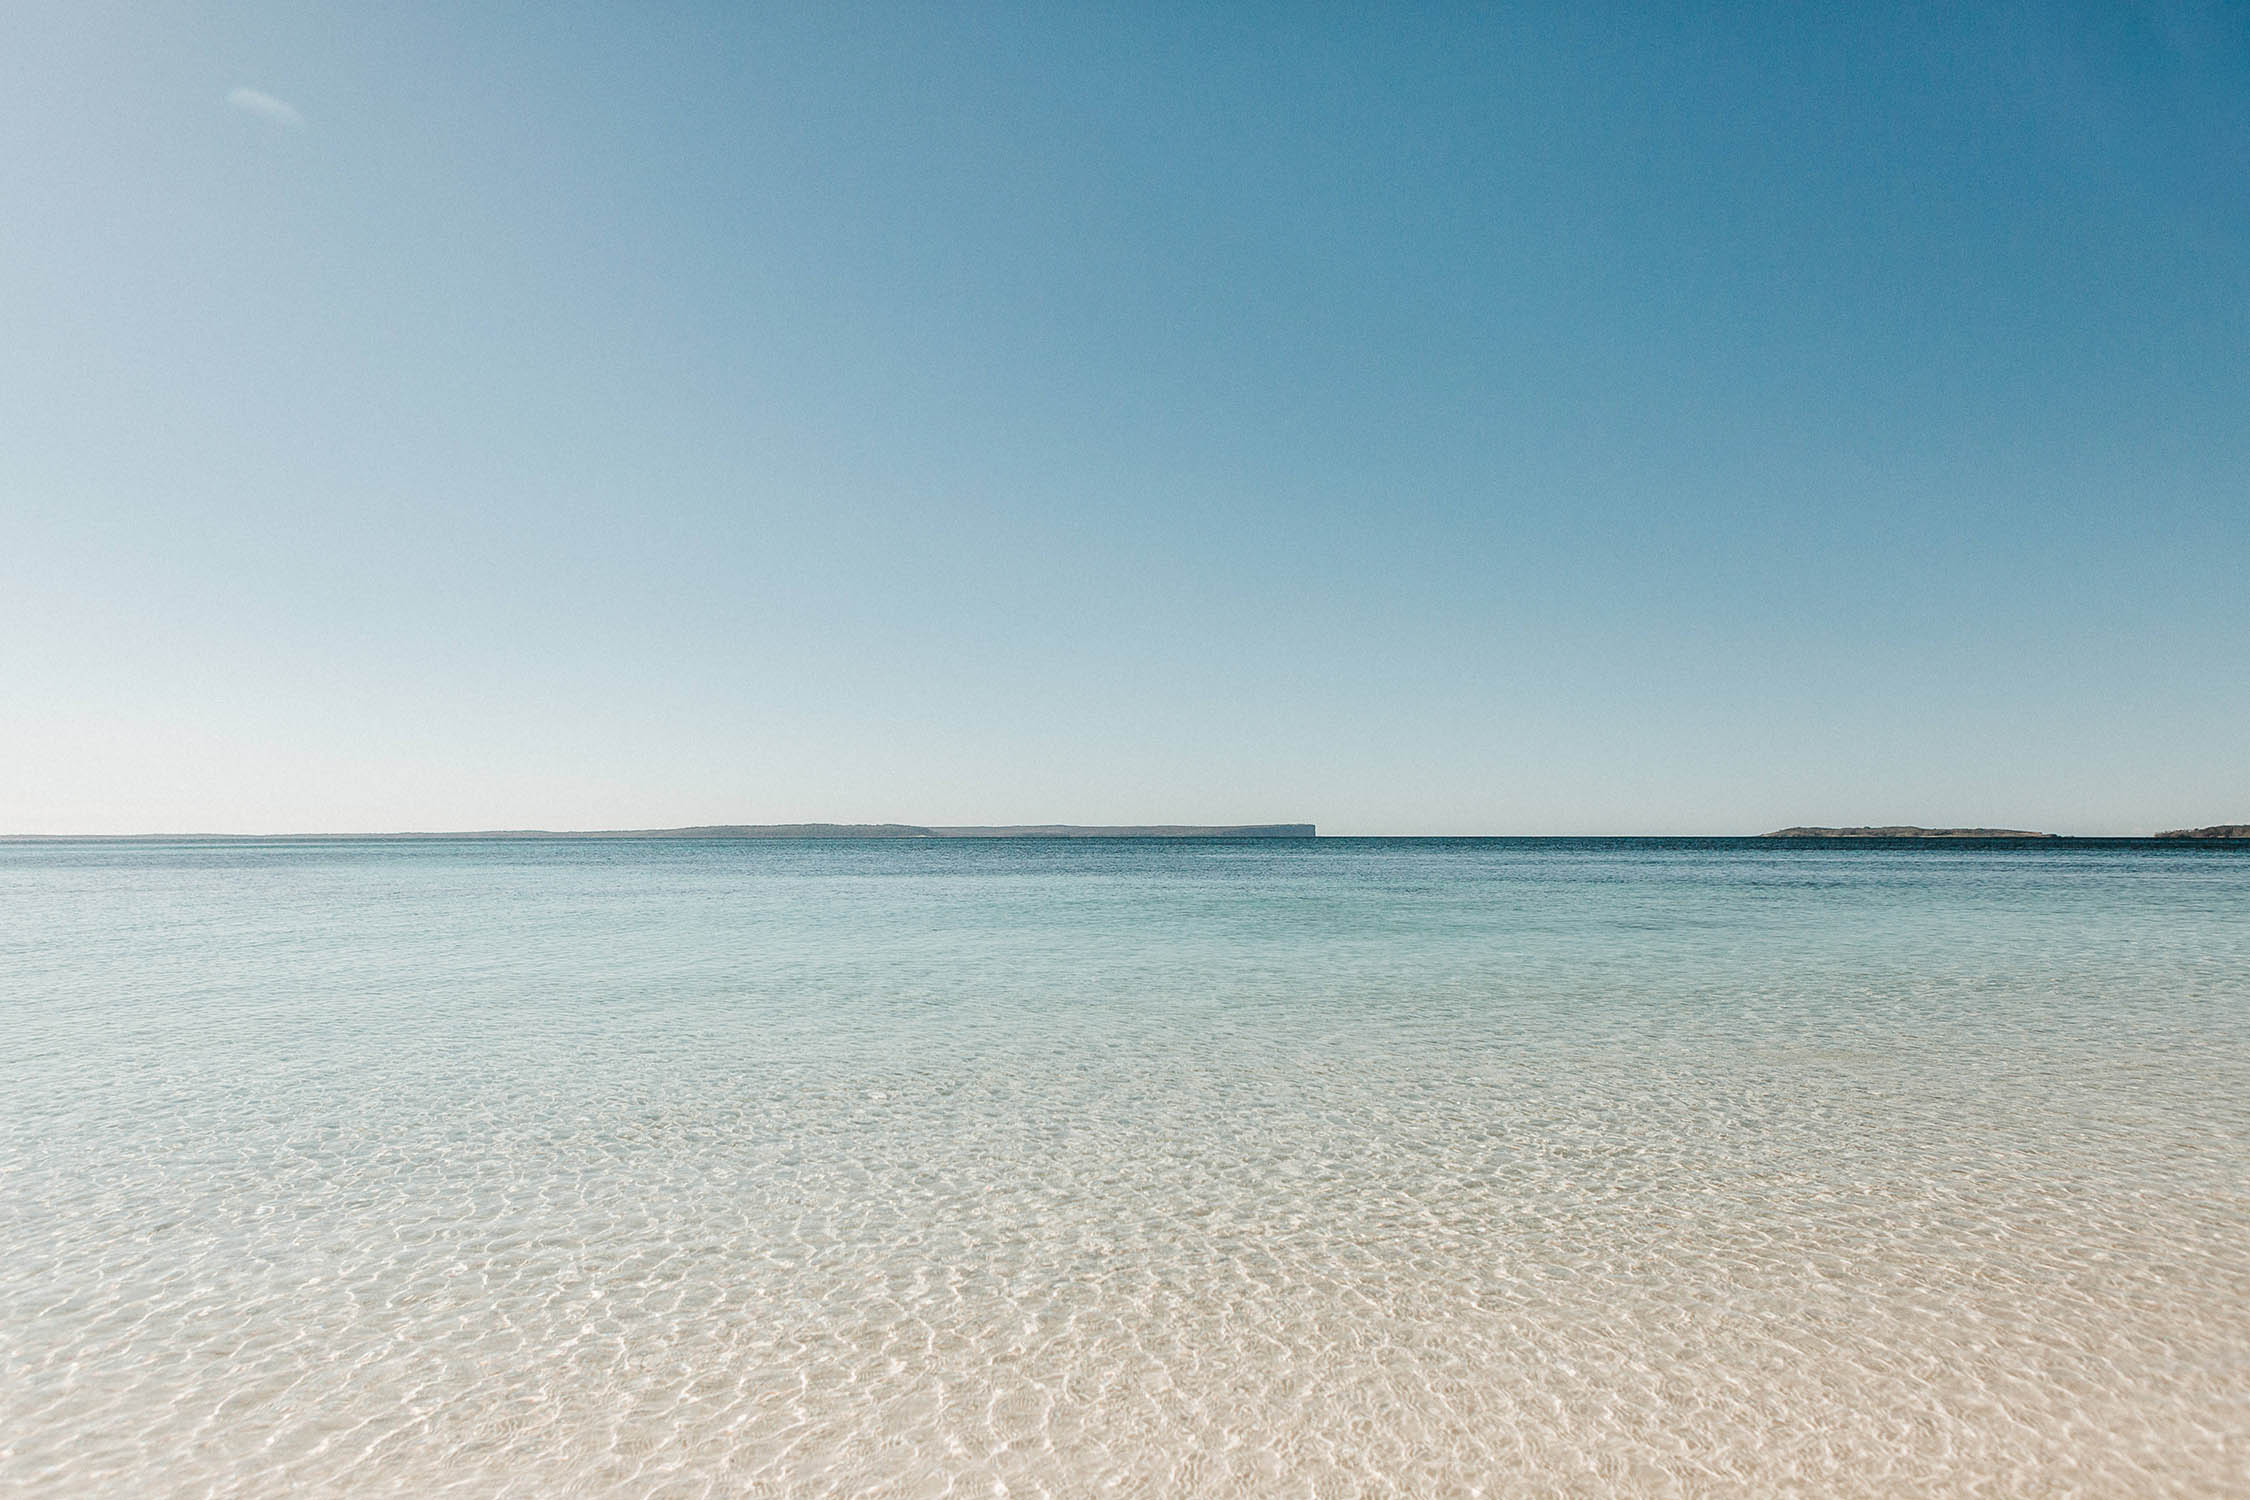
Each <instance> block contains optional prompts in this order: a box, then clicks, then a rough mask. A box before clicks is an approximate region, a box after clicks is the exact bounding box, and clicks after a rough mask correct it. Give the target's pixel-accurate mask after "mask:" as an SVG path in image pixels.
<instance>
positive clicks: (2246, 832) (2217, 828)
mask: <svg viewBox="0 0 2250 1500" xmlns="http://www.w3.org/2000/svg"><path fill="white" fill-rule="evenodd" d="M2156 837H2158V838H2160V839H2250V823H2213V824H2212V825H2211V826H2210V827H2209V828H2168V829H2166V830H2165V831H2164V832H2162V833H2160V834H2157V835H2156Z"/></svg>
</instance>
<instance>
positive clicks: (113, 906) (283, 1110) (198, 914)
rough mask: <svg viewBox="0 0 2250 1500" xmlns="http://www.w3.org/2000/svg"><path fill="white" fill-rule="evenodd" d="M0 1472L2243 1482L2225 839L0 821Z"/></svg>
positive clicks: (1338, 1488) (2247, 1264) (1719, 1483)
mask: <svg viewBox="0 0 2250 1500" xmlns="http://www.w3.org/2000/svg"><path fill="white" fill-rule="evenodd" d="M0 1019H4V1021H5V1028H6V1034H7V1038H8V1039H7V1043H6V1045H5V1047H0V1494H6V1495H42V1496H44V1495H55V1496H62V1495H70V1496H79V1495H133V1496H163V1495H199V1496H200V1495H305V1494H310V1495H318V1494H342V1493H349V1494H352V1495H355V1496H356V1495H384V1494H402V1495H403V1494H416V1495H421V1494H463V1495H479V1496H483V1495H524V1496H533V1495H540V1496H544V1495H558V1494H587V1495H633V1496H639V1495H706V1494H709V1495H800V1494H801V1495H847V1494H867V1495H936V1494H948V1493H951V1494H976V1495H990V1494H997V1493H1007V1494H1041V1493H1051V1494H1057V1495H1083V1494H1101V1493H1112V1494H1147V1495H1183V1494H1212V1495H1229V1494H1240V1495H1310V1496H1343V1495H1355V1494H1394V1493H1409V1494H1416V1495H1452V1494H1461V1495H1470V1494H1484V1495H1496V1496H1497V1495H1526V1496H1529V1495H1610V1494H1645V1495H1703V1494H1711V1495H1721V1494H1779V1493H1803V1494H1819V1495H1845V1496H1849V1495H1860V1494H1865V1495H1900V1494H1909V1493H1919V1494H1963V1495H1966V1494H1979V1495H2000V1494H2007V1495H2013V1494H2022V1495H2065V1494H2085V1495H2101V1496H2108V1495H2138V1494H2148V1495H2218V1494H2245V1493H2250V1481H2246V1480H2245V1478H2244V1476H2245V1475H2246V1474H2250V857H2246V856H2245V854H2244V853H2242V852H2238V851H2232V850H2221V849H2193V848H2176V847H2175V848H2149V847H2145V846H2144V847H2138V848H2130V847H2128V848H2118V849H2085V848H2065V849H2022V848H2017V849H1987V848H1964V847H1942V846H1941V847H1920V848H1915V847H1908V848H1898V847H1856V848H1844V849H1836V848H1832V847H1781V848H1776V847H1775V846H1773V845H1770V844H1756V843H1750V844H1722V843H1706V844H1665V843H1613V842H1599V843H1543V842H1530V843H1509V842H1494V843H1405V842H1400V843H1388V842H1365V843H1362V842H1343V841H1339V842H1328V841H1323V842H1321V843H1319V844H1317V845H1309V846H1308V845H1224V844H1139V843H1131V844H1128V843H1102V844H1005V843H980V844H966V843H943V844H926V845H925V844H904V845H901V844H833V843H805V844H768V843H756V844H674V843H647V844H621V843H591V842H580V843H570V842H557V843H502V844H478V843H448V844H326V845H303V846H261V847H246V846H240V845H235V846H226V845H193V844H172V845H120V844H74V845H15V846H0Z"/></svg>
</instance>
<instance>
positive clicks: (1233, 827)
mask: <svg viewBox="0 0 2250 1500" xmlns="http://www.w3.org/2000/svg"><path fill="white" fill-rule="evenodd" d="M95 837H97V838H99V837H103V835H95ZM107 837H110V838H114V839H125V840H131V839H134V838H136V837H138V838H142V839H167V838H181V839H190V840H196V841H224V842H228V843H263V844H286V843H320V842H324V841H328V840H333V839H350V840H353V841H355V842H357V841H360V840H367V839H391V840H400V841H411V840H416V839H422V840H441V839H1309V838H1312V837H1314V831H1313V825H1312V824H1310V823H1230V824H1206V823H1150V824H1127V825H1120V826H1114V827H1093V826H1088V825H1084V824H1077V823H1011V824H1001V825H993V826H990V827H963V828H925V827H922V826H921V825H919V824H915V823H711V824H705V825H703V826H700V827H695V828H589V829H570V830H565V829H550V828H487V829H479V830H474V831H468V830H464V831H462V832H458V833H217V834H181V835H162V834H143V835H132V834H124V835H108V836H107ZM53 839H54V836H52V835H40V834H10V835H7V836H5V837H0V843H32V842H50V841H53Z"/></svg>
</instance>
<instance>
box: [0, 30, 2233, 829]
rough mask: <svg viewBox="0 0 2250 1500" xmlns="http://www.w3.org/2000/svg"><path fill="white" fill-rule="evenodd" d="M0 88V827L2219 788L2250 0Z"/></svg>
mask: <svg viewBox="0 0 2250 1500" xmlns="http://www.w3.org/2000/svg"><path fill="white" fill-rule="evenodd" d="M1715 9H1718V10H1720V11H1721V12H1722V13H1719V14H1714V13H1713V11H1714V10H1715ZM0 85H4V87H0V146H4V149H0V716H4V719H5V725H4V732H0V832H10V833H28V832H58V833H59V832H89V833H100V832H140V831H243V832H259V831H278V830H383V829H409V828H420V829H428V828H476V827H521V826H538V827H557V828H565V827H616V826H650V825H665V824H685V823H701V822H712V821H793V820H798V819H834V820H847V821H857V820H882V819H892V820H901V821H911V822H931V823H968V822H1017V821H1024V822H1030V821H1050V820H1060V821H1076V822H1142V821H1175V820H1178V821H1198V822H1203V821H1208V822H1237V821H1266V820H1281V819H1288V820H1312V821H1317V822H1318V823H1319V824H1320V825H1321V826H1322V829H1323V831H1325V832H1333V833H1374V832H1392V833H1428V832H1456V833H1574V832H1575V833H1626V832H1654V833H1697V832H1709V833H1727V832H1756V831H1759V830H1761V829H1764V828H1769V827H1775V826H1779V825H1783V824H1789V823H1799V822H1823V823H1829V822H1833V823H1863V822H1866V823H1887V822H1921V823H1933V824H1953V823H1980V824H2006V825H2013V826H2024V827H2034V828H2048V829H2055V830H2058V831H2063V832H2080V833H2126V832H2142V831H2149V830H2152V829H2155V828H2159V827H2167V826H2177V825H2180V824H2183V823H2205V822H2214V821H2233V820H2240V819H2245V818H2250V10H2246V9H2245V7H2243V6H2241V5H2239V4H2236V5H2194V4H2187V5H2178V6H2155V7H2147V8H2143V7H2139V6H2133V5H2125V4H2104V5H2084V6H1978V7H1952V6H1913V7H1895V8H1894V7H1844V6H1815V7H1801V6H1786V7H1785V6H1773V7H1750V6H1743V7H1725V8H1713V7H1707V6H1655V5H1640V6H1620V7H1607V6H1592V7H1589V6H1584V5H1560V4H1557V5H1548V6H1513V7H1484V6H1441V5H1421V6H1405V7H1363V8H1342V7H1325V6H1280V5H1270V4H1261V5H1237V6H1209V5H1203V6H1187V5H1175V4H1155V5H1134V6H1121V5H1061V6H1046V7H1030V6H1025V7H991V6H938V5H899V6H888V7H883V6H839V7H812V6H770V7H767V6H750V5H742V6H735V5H697V4H686V3H677V4H655V5H631V6H627V5H610V6H593V5H577V4H568V3H564V4H540V5H528V4H526V5H500V4H494V5H485V6H470V7H452V8H440V7H434V6H420V5H410V6H352V7H346V6H328V5H312V4H236V5H226V4H198V5H175V4H163V3H135V4H84V3H50V0H30V3H28V4H27V3H23V0H18V3H16V4H13V5H11V6H9V7H8V8H7V10H6V12H5V13H4V14H0Z"/></svg>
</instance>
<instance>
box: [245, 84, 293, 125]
mask: <svg viewBox="0 0 2250 1500" xmlns="http://www.w3.org/2000/svg"><path fill="white" fill-rule="evenodd" d="M227 103H228V104H229V105H231V106H233V107H234V108H236V109H239V110H241V111H242V112H243V113H244V114H247V115H256V116H257V117H258V118H259V119H261V120H271V121H273V123H274V124H276V125H279V126H282V127H283V128H284V129H288V130H296V129H299V128H300V127H302V126H303V125H304V123H305V117H304V116H303V115H301V114H299V113H297V108H296V106H295V105H293V104H290V103H288V102H287V101H286V100H282V99H276V98H275V97H274V96H273V95H271V94H268V93H265V92H263V91H261V90H258V89H248V88H244V89H236V90H234V92H232V93H230V94H228V95H227Z"/></svg>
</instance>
